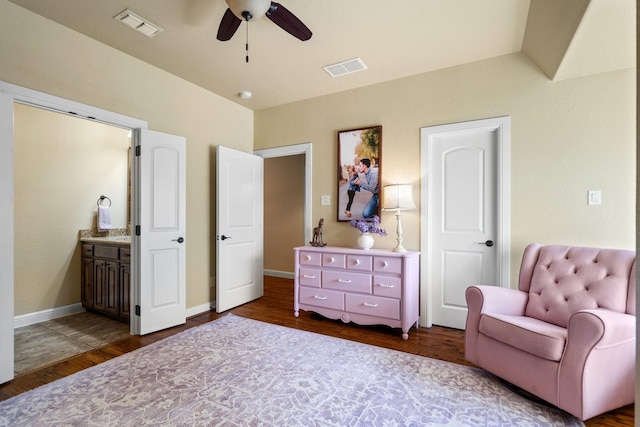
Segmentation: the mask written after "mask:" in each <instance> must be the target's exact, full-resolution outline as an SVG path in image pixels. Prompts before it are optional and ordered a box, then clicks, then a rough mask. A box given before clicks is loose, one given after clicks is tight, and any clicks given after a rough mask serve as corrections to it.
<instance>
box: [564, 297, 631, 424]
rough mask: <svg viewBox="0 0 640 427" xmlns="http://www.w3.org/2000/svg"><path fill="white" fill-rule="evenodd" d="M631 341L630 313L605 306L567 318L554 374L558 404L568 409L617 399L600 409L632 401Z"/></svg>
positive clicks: (583, 408)
mask: <svg viewBox="0 0 640 427" xmlns="http://www.w3.org/2000/svg"><path fill="white" fill-rule="evenodd" d="M635 342H636V317H635V316H633V315H631V314H625V313H618V312H616V311H612V310H607V309H589V310H580V311H578V312H576V313H574V314H573V315H572V316H571V317H570V318H569V325H568V328H567V347H566V349H565V353H564V357H563V358H562V361H561V363H560V370H559V375H558V380H559V382H558V386H559V393H558V394H559V397H560V400H561V402H560V406H561V407H562V408H564V409H565V410H568V409H567V408H571V410H569V412H572V411H574V410H575V411H583V410H585V409H586V408H590V407H593V406H595V405H594V402H600V401H605V400H607V399H608V400H612V399H618V401H617V402H616V401H614V402H613V403H611V402H609V406H604V407H603V408H606V407H610V408H616V407H618V406H615V405H619V406H622V405H625V404H627V403H629V402H633V398H634V393H635V391H634V390H635V388H634V381H635V357H636V353H635V347H636V344H635ZM563 390H565V392H563ZM566 390H572V391H571V392H567V391H566ZM625 402H626V403H625ZM606 410H607V409H605V410H602V409H600V411H602V412H604V411H606ZM572 413H574V414H575V413H578V412H572ZM596 413H600V412H596ZM587 418H588V417H587Z"/></svg>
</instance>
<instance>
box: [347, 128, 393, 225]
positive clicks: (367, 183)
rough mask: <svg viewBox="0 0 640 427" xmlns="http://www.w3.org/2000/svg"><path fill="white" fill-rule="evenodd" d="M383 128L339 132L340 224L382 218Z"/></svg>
mask: <svg viewBox="0 0 640 427" xmlns="http://www.w3.org/2000/svg"><path fill="white" fill-rule="evenodd" d="M381 145H382V126H371V127H366V128H360V129H349V130H341V131H338V221H351V220H354V219H355V220H365V221H370V220H372V219H373V216H374V215H378V216H380V182H381V181H380V180H381V177H382V175H381V170H382V169H381V166H382V161H381V157H382V156H381V153H382V151H381Z"/></svg>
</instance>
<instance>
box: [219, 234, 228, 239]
mask: <svg viewBox="0 0 640 427" xmlns="http://www.w3.org/2000/svg"><path fill="white" fill-rule="evenodd" d="M230 238H231V237H229V236H225V235H224V234H223V235H222V236H220V240H227V239H230Z"/></svg>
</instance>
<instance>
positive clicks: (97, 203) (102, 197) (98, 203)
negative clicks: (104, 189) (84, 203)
mask: <svg viewBox="0 0 640 427" xmlns="http://www.w3.org/2000/svg"><path fill="white" fill-rule="evenodd" d="M104 199H107V200H108V201H109V206H111V199H110V198H108V197H107V196H100V198H99V199H98V201H97V202H96V205H98V206H100V202H102V201H103V200H104Z"/></svg>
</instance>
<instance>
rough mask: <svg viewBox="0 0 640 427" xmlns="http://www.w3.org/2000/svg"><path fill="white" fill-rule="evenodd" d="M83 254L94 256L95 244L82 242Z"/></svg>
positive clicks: (84, 255)
mask: <svg viewBox="0 0 640 427" xmlns="http://www.w3.org/2000/svg"><path fill="white" fill-rule="evenodd" d="M82 256H83V257H93V245H90V244H88V243H83V244H82Z"/></svg>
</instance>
